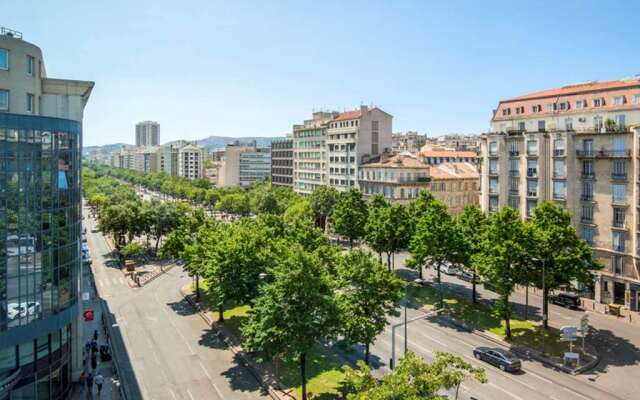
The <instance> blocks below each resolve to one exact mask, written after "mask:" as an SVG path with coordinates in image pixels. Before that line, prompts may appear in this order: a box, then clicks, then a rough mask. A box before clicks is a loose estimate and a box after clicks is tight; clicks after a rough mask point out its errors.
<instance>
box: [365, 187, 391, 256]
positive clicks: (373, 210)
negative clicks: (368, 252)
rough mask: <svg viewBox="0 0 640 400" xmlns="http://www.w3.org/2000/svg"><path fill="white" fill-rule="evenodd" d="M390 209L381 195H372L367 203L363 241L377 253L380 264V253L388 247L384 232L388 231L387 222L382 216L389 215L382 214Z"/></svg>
mask: <svg viewBox="0 0 640 400" xmlns="http://www.w3.org/2000/svg"><path fill="white" fill-rule="evenodd" d="M390 207H391V205H390V204H389V202H388V201H387V200H386V199H385V198H384V197H382V195H381V194H379V193H376V194H374V195H373V196H372V197H371V201H370V202H369V207H368V210H369V213H368V215H367V223H366V224H365V226H364V231H365V240H366V241H367V243H368V244H369V247H371V248H372V249H373V251H375V252H376V253H378V258H379V259H380V262H381V263H382V253H383V252H384V251H386V249H387V245H388V240H387V239H388V238H387V235H386V232H387V231H388V229H387V225H388V221H387V220H386V218H384V216H388V215H389V213H384V211H385V209H388V208H390ZM385 214H386V215H385ZM383 215H384V216H383ZM389 269H391V266H389Z"/></svg>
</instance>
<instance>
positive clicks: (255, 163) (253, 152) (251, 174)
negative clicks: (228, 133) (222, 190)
mask: <svg viewBox="0 0 640 400" xmlns="http://www.w3.org/2000/svg"><path fill="white" fill-rule="evenodd" d="M270 175H271V149H270V148H265V147H257V146H256V142H255V141H254V142H252V143H244V144H243V143H240V142H239V141H237V140H236V141H235V142H234V143H229V144H228V145H227V147H226V148H225V152H224V158H223V159H222V161H221V166H220V172H219V175H218V186H221V187H225V186H243V187H249V186H251V185H252V184H253V183H254V182H264V181H266V180H267V179H268V178H269V176H270Z"/></svg>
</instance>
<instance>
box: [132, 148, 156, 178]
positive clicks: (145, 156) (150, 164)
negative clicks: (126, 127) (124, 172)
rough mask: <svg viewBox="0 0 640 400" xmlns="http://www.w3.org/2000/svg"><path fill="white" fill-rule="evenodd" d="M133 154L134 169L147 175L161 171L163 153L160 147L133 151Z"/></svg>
mask: <svg viewBox="0 0 640 400" xmlns="http://www.w3.org/2000/svg"><path fill="white" fill-rule="evenodd" d="M132 153H133V168H132V169H135V170H136V171H140V172H145V173H154V172H160V171H161V169H160V163H161V158H162V152H161V148H160V147H159V146H148V147H139V148H136V149H135V150H132Z"/></svg>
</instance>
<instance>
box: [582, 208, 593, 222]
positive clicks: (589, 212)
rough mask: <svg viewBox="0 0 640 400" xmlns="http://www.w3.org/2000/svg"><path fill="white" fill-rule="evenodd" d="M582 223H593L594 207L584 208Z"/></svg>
mask: <svg viewBox="0 0 640 400" xmlns="http://www.w3.org/2000/svg"><path fill="white" fill-rule="evenodd" d="M582 222H593V206H582Z"/></svg>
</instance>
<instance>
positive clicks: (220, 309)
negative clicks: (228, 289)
mask: <svg viewBox="0 0 640 400" xmlns="http://www.w3.org/2000/svg"><path fill="white" fill-rule="evenodd" d="M218 322H224V302H222V301H221V302H220V304H218Z"/></svg>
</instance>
